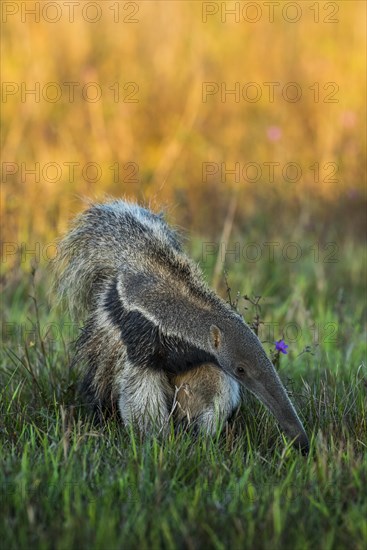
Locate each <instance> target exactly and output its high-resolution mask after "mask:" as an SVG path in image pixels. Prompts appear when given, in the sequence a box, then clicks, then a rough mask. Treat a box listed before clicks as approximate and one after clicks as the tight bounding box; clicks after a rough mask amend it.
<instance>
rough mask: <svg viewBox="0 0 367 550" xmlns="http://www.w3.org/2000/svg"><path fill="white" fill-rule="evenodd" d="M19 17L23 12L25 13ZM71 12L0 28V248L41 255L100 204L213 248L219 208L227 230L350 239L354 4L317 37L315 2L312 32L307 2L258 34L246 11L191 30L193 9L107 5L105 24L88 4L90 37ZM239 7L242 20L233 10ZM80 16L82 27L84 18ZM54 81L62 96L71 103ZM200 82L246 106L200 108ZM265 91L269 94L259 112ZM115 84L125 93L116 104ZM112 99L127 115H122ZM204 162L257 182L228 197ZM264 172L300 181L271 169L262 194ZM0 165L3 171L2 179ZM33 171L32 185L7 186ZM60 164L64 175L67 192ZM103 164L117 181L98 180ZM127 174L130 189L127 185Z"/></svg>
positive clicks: (355, 170) (28, 178)
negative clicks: (143, 209)
mask: <svg viewBox="0 0 367 550" xmlns="http://www.w3.org/2000/svg"><path fill="white" fill-rule="evenodd" d="M8 4H9V3H8ZM10 4H16V3H14V2H12V3H10ZM18 4H20V3H18ZM23 4H24V3H23ZM26 4H27V7H28V8H31V4H34V3H32V2H27V3H26ZM41 4H42V2H41ZM82 4H83V2H81V3H80V5H79V6H77V7H76V8H75V20H74V21H73V22H70V21H69V20H68V19H69V18H68V15H67V12H66V8H65V7H63V8H62V11H63V14H62V17H61V19H60V20H59V21H57V22H55V23H50V22H48V21H47V20H45V18H44V17H42V14H41V17H40V21H39V22H37V21H35V20H34V17H32V16H27V17H26V22H23V21H22V18H21V12H20V11H19V12H18V13H17V14H15V15H9V16H8V17H7V18H6V21H4V16H3V24H2V30H3V51H2V69H3V81H5V82H6V83H7V84H8V85H9V83H10V88H3V91H4V89H5V90H8V91H9V89H11V83H12V84H13V85H14V86H15V87H14V88H13V91H14V90H18V91H14V93H11V94H9V93H7V94H6V97H4V94H3V102H2V144H1V145H2V161H3V174H2V201H1V209H2V214H5V216H2V218H3V220H4V221H5V223H4V225H3V231H2V235H3V241H4V242H25V243H30V245H31V244H32V243H34V242H43V243H44V242H47V241H50V240H52V239H54V238H55V237H56V236H58V235H60V233H62V232H63V231H64V230H65V229H66V227H67V224H68V221H69V220H70V218H71V217H72V216H73V215H74V214H75V213H76V212H78V211H79V210H80V209H81V208H83V203H82V201H81V200H80V197H84V196H87V197H90V198H92V199H103V197H105V196H106V194H107V195H112V196H116V197H120V196H127V197H129V198H136V199H138V200H142V201H147V202H149V203H151V204H152V205H153V206H156V207H157V208H160V207H162V206H168V207H169V217H170V218H171V219H172V220H174V221H175V222H177V223H178V224H180V225H182V226H185V227H187V228H188V229H190V230H191V231H192V232H194V233H196V234H206V235H211V236H213V235H217V236H218V235H219V234H220V232H221V231H222V228H223V223H224V220H225V219H226V217H227V218H228V209H230V208H231V204H232V210H233V212H234V210H236V220H237V221H239V223H240V220H251V219H255V218H256V216H258V215H264V213H269V216H270V219H271V220H272V223H274V224H277V223H290V224H291V223H294V219H297V220H301V221H302V220H303V221H302V223H308V221H309V219H310V216H312V215H313V213H316V214H317V216H319V217H321V218H322V217H325V219H329V218H328V216H330V212H334V214H335V215H333V216H331V218H330V219H331V220H332V221H334V222H336V223H338V222H339V221H341V220H342V219H345V223H347V224H348V223H349V224H352V225H353V224H354V223H355V224H356V225H355V230H356V231H358V232H359V231H360V229H361V225H360V223H359V222H358V220H359V219H360V218H361V216H362V210H363V206H364V201H365V187H364V178H365V175H364V170H365V154H364V151H365V146H366V143H365V120H366V113H365V97H366V95H365V93H366V90H365V76H364V69H365V15H366V9H365V3H364V2H358V1H350V0H348V1H343V2H332V3H329V4H331V5H332V6H337V8H338V13H337V18H338V22H336V23H326V22H324V19H325V17H326V16H327V15H328V14H329V13H330V11H331V10H330V6H329V4H328V6H327V5H326V4H327V3H326V2H319V11H320V21H319V23H316V22H315V20H314V19H315V13H314V12H313V11H312V9H313V8H312V6H313V5H314V4H315V3H314V2H298V5H299V6H301V8H302V17H301V19H300V20H299V21H298V22H296V23H290V22H289V21H286V20H285V19H284V17H282V16H281V15H280V14H281V12H280V11H278V9H277V10H276V11H275V20H274V22H273V23H271V22H269V20H268V19H269V18H268V12H267V11H266V8H265V7H264V3H263V2H257V3H256V4H257V5H259V6H260V7H261V9H262V17H261V18H260V20H259V21H258V22H256V23H249V22H246V21H244V20H243V18H241V20H240V21H239V22H236V21H235V20H234V19H235V18H234V17H231V16H228V17H227V18H226V19H227V20H226V21H222V20H221V13H220V8H218V9H219V12H218V13H217V14H215V15H212V16H208V17H207V21H206V22H204V21H203V9H204V7H203V3H202V2H196V1H173V2H170V1H143V2H136V3H131V2H130V3H126V2H120V3H118V4H119V8H120V10H121V11H120V20H119V22H114V13H115V12H114V11H113V9H110V8H111V7H113V6H115V8H114V9H117V8H116V5H117V3H116V2H100V6H101V9H102V17H101V19H100V21H98V22H95V23H90V22H88V21H86V20H85V18H83V16H82V15H81V8H82ZM211 4H214V3H211ZM220 4H221V3H218V5H220ZM229 4H231V5H232V7H233V5H234V4H235V2H227V5H229ZM240 4H241V9H242V7H243V5H244V4H245V3H243V2H242V3H240ZM60 5H62V2H60ZM134 6H137V13H136V15H132V16H131V17H132V18H133V19H137V22H135V23H129V22H126V21H125V22H124V21H123V18H124V17H125V19H126V18H129V17H126V16H128V14H129V13H130V12H132V11H134V9H135V8H134ZM281 7H282V6H281ZM279 10H280V8H279ZM89 13H90V17H92V16H93V12H92V9H91V11H90V12H89ZM248 13H249V16H250V17H253V13H252V12H251V11H249V12H248ZM289 14H290V15H292V16H293V12H291V11H290V12H289ZM52 17H53V12H52V10H51V9H50V12H49V18H52ZM50 82H53V83H58V85H59V86H60V89H61V90H62V97H61V99H60V100H59V101H56V102H53V101H47V100H45V99H44V97H43V95H42V94H43V92H45V93H46V96H47V94H49V97H51V98H52V97H53V96H54V91H53V90H52V89H51V88H47V86H48V83H50ZM67 82H75V83H77V84H75V96H74V99H73V100H71V101H69V97H68V87H67V86H66V85H65V84H64V83H67ZM91 82H93V83H97V84H98V86H100V89H101V98H100V99H99V100H98V101H95V102H93V101H87V100H86V99H85V97H83V93H82V92H83V90H84V88H83V86H85V85H87V86H88V83H91ZM208 82H211V83H213V82H215V83H218V85H219V87H220V85H221V83H225V86H226V87H227V90H232V89H233V88H234V87H235V83H236V82H238V83H240V88H241V90H242V89H244V87H246V84H247V83H249V82H255V83H257V84H258V85H259V86H260V88H261V90H262V97H261V99H260V100H259V101H257V102H251V101H247V100H245V99H243V98H242V97H241V98H240V101H238V102H236V101H235V99H234V96H233V95H230V94H228V95H227V96H226V97H225V98H224V99H226V101H221V95H220V93H219V92H218V93H217V94H215V95H211V96H209V97H207V101H203V86H205V83H208ZM266 82H279V86H278V87H276V88H275V96H274V102H270V101H269V96H268V88H267V87H266V85H264V83H266ZM289 82H297V83H298V85H299V86H300V87H301V89H302V97H301V98H300V100H299V101H297V102H294V103H292V102H290V101H286V100H285V99H284V98H283V97H282V93H281V91H282V90H283V88H284V86H285V85H286V84H287V83H289ZM330 82H331V83H335V84H336V85H337V87H338V91H337V93H336V94H335V95H334V96H331V97H332V98H334V99H336V100H337V101H336V102H333V103H327V102H324V100H325V98H327V97H330V96H329V94H330V93H331V92H332V91H333V90H334V88H333V87H331V88H325V89H324V86H325V85H326V84H327V83H330ZM36 83H39V86H40V97H39V101H36V100H35V96H34V95H32V94H27V95H25V97H24V98H23V100H22V89H23V91H24V90H25V89H27V90H31V89H35V86H36ZM116 83H118V84H116ZM127 83H135V84H132V85H129V86H130V88H125V89H124V86H125V85H126V84H127ZM315 83H318V86H319V90H320V98H319V101H315V96H314V93H315ZM3 85H4V84H3ZM310 86H313V89H310ZM17 87H18V88H17ZM111 87H112V89H111ZM117 87H118V89H119V92H120V97H119V101H116V96H115V93H114V90H115V91H116V89H117ZM135 90H138V91H137V92H136V93H135V95H134V94H133V92H134V91H135ZM89 91H90V93H91V94H92V92H93V88H90V90H89ZM128 93H131V94H132V95H131V96H129V97H130V98H135V99H137V100H138V101H137V102H133V103H132V102H126V96H127V94H128ZM249 94H250V90H249ZM290 95H291V90H290ZM46 99H47V98H46ZM124 99H125V101H124ZM206 162H212V163H216V166H218V167H220V165H221V163H225V165H226V167H227V168H228V169H233V167H234V165H235V163H240V167H241V170H242V168H243V166H244V165H246V164H247V163H251V162H252V163H257V164H258V165H260V167H261V168H262V177H261V178H260V179H259V180H258V181H257V182H251V181H246V179H245V178H244V177H243V176H242V174H241V177H240V181H239V182H235V181H234V180H235V178H234V177H233V176H230V175H227V177H226V178H223V177H221V171H220V170H219V171H218V173H217V174H216V175H215V176H212V177H208V178H207V181H204V180H205V178H203V163H206ZM264 162H265V163H268V162H278V163H280V167H281V168H282V167H284V165H286V164H287V163H289V162H294V163H297V164H298V165H299V166H300V167H301V168H302V177H301V178H300V180H299V181H297V182H296V183H291V182H289V181H284V178H283V176H282V174H281V170H280V171H278V170H277V171H276V177H275V181H274V182H269V178H268V171H267V169H266V167H265V166H264V164H263V163H264ZM4 163H14V164H12V165H11V166H13V168H12V169H9V166H10V165H9V164H6V165H4ZM35 163H39V167H40V177H39V178H35V177H34V175H32V174H30V173H28V174H24V173H23V172H22V170H24V168H25V169H27V170H31V169H32V168H33V169H34V167H35ZM48 163H57V165H58V166H59V167H60V169H61V176H60V177H59V178H58V179H57V181H52V179H53V178H54V176H55V174H56V172H53V169H52V166H53V165H50V166H51V168H49V171H48V172H47V177H46V178H45V177H43V174H42V170H43V168H44V167H45V166H48ZM65 163H76V164H75V165H74V166H75V174H74V177H70V174H69V168H68V166H70V164H65ZM88 163H97V164H98V166H99V167H100V171H101V177H100V179H99V180H98V181H96V182H93V181H91V180H93V176H94V173H93V170H90V171H89V172H88V174H89V176H90V175H92V177H89V176H88V174H87V176H88V177H89V179H88V177H85V173H83V168H84V167H85V166H86V165H87V164H88ZM116 163H117V164H116ZM127 163H133V164H128V165H127ZM315 163H319V165H320V181H319V182H317V181H315V174H314V171H313V170H312V169H311V168H310V166H312V165H314V164H315ZM326 163H334V166H335V165H336V166H337V168H338V172H337V174H336V176H335V177H336V178H337V180H338V181H337V182H333V181H328V179H330V178H328V177H327V176H328V174H330V173H331V170H330V169H325V168H324V166H325V165H326ZM22 164H23V167H24V168H23V169H22ZM117 165H118V166H119V167H120V174H119V176H118V177H117V176H116V174H115V172H114V171H113V170H112V169H111V166H117ZM126 165H127V166H126ZM328 166H329V167H330V166H332V165H328ZM9 170H10V172H11V171H12V170H13V172H14V174H10V172H9ZM132 172H136V174H137V175H136V177H134V176H133V177H130V178H129V174H132ZM249 173H250V174H251V177H252V175H253V173H252V172H251V170H250V172H249ZM37 179H39V181H36V180H37ZM129 179H130V180H132V181H129ZM223 179H225V181H222V180H223ZM134 180H136V181H134ZM234 197H235V198H234ZM279 214H281V215H279ZM342 216H344V218H343V217H342ZM353 227H354V225H353Z"/></svg>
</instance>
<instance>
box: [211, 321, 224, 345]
mask: <svg viewBox="0 0 367 550" xmlns="http://www.w3.org/2000/svg"><path fill="white" fill-rule="evenodd" d="M222 341H223V334H222V332H221V330H220V329H219V328H218V327H217V326H216V325H211V327H210V343H211V345H212V346H213V348H214V349H215V350H219V348H220V347H221V345H222Z"/></svg>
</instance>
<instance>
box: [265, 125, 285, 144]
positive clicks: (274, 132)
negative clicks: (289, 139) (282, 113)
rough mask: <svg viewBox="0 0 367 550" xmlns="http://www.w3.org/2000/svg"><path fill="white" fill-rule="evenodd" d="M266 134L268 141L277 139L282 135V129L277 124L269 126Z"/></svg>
mask: <svg viewBox="0 0 367 550" xmlns="http://www.w3.org/2000/svg"><path fill="white" fill-rule="evenodd" d="M266 135H267V137H268V139H269V140H270V141H279V140H280V138H281V137H282V130H281V129H280V128H279V127H278V126H269V127H268V128H267V129H266Z"/></svg>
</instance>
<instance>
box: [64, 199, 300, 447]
mask: <svg viewBox="0 0 367 550" xmlns="http://www.w3.org/2000/svg"><path fill="white" fill-rule="evenodd" d="M55 272H56V277H55V286H56V289H57V291H58V294H59V296H60V298H66V299H67V301H68V303H69V307H70V310H71V311H72V313H73V314H74V315H76V316H79V317H81V318H82V319H83V320H84V321H85V326H84V329H83V333H82V335H81V337H80V338H79V340H78V342H77V353H76V361H77V362H82V363H83V364H84V365H85V369H86V371H85V372H86V374H85V384H84V385H85V387H86V389H87V390H88V393H89V395H90V396H91V401H92V402H93V403H95V404H99V405H100V406H101V407H102V408H104V407H108V405H109V404H112V405H116V404H117V405H118V407H119V410H120V413H121V416H122V418H123V421H124V422H125V423H126V424H129V423H130V422H132V423H133V424H136V425H138V426H139V427H140V428H141V429H142V430H150V429H151V428H152V425H153V424H158V426H159V427H161V428H163V427H164V426H165V425H166V423H167V421H168V419H169V416H170V411H171V408H172V406H173V407H174V408H175V418H176V420H178V421H180V420H183V419H184V418H186V420H192V419H193V420H194V421H196V423H197V424H198V425H199V427H202V428H203V429H204V430H206V431H208V432H210V433H213V432H214V431H215V429H216V424H217V423H218V421H220V420H222V421H224V420H225V419H226V418H227V417H228V416H229V415H230V414H231V412H232V411H233V410H234V409H235V408H236V407H237V406H238V404H239V385H243V386H245V387H246V388H247V389H249V390H250V391H251V392H253V393H254V394H255V395H256V396H257V397H258V398H259V399H260V400H261V401H262V402H263V403H264V404H265V405H266V406H267V407H268V408H269V409H270V411H271V412H272V413H273V414H274V415H275V417H276V418H277V419H278V421H279V423H280V425H281V426H282V428H283V429H284V431H285V432H286V433H287V435H288V436H289V437H291V438H292V439H294V440H295V443H296V444H297V445H298V446H300V447H301V448H302V449H303V450H304V451H307V449H308V440H307V436H306V434H305V431H304V429H303V426H302V424H301V422H300V420H299V418H298V416H297V414H296V412H295V410H294V408H293V406H292V404H291V402H290V400H289V398H288V396H287V394H286V391H285V389H284V387H283V385H282V383H281V381H280V379H279V377H278V375H277V373H276V371H275V369H274V367H273V365H272V364H271V362H270V360H269V359H268V357H267V356H266V353H265V351H264V349H263V347H262V345H261V343H260V341H259V339H258V338H257V336H256V335H255V334H254V333H253V332H252V331H251V329H250V328H249V327H248V326H247V325H246V323H245V322H244V321H243V319H242V317H240V316H239V315H238V314H236V313H235V312H234V311H233V310H232V309H231V308H230V307H229V306H228V304H226V303H225V302H224V301H223V300H222V299H221V298H219V297H218V296H217V295H216V294H215V293H214V292H213V291H211V290H210V289H209V288H208V286H207V285H206V283H205V282H204V280H203V277H202V274H201V272H200V270H199V269H198V267H197V266H196V265H195V264H194V263H193V262H192V261H191V260H190V259H189V258H188V257H187V256H186V255H185V253H184V252H183V250H182V246H181V242H180V238H179V237H178V235H177V234H176V232H175V231H173V230H172V229H171V228H170V227H169V226H168V225H167V224H166V222H165V220H164V219H163V217H162V216H161V215H156V214H154V213H152V212H151V211H149V210H147V209H144V208H142V207H140V206H138V205H136V204H131V203H127V202H124V201H113V202H111V203H106V204H96V205H92V206H91V207H90V208H89V209H88V210H86V211H85V212H84V213H83V214H81V215H80V216H78V217H77V219H76V220H75V222H74V224H73V226H72V228H71V230H70V232H69V233H68V234H67V235H66V237H65V238H64V239H63V240H62V241H61V242H60V246H59V250H58V255H57V258H56V261H55ZM175 387H179V390H178V391H176V392H175Z"/></svg>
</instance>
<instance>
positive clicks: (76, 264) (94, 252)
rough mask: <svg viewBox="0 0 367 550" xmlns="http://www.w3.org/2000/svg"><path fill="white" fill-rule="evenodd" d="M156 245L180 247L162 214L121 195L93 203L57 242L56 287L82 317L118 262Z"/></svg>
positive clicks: (92, 303)
mask: <svg viewBox="0 0 367 550" xmlns="http://www.w3.org/2000/svg"><path fill="white" fill-rule="evenodd" d="M152 247H153V248H154V247H156V248H157V247H159V248H160V249H162V247H163V249H165V250H169V249H172V248H173V249H175V250H176V251H179V250H180V249H181V243H180V241H179V239H178V237H177V235H176V233H175V231H173V230H172V229H171V228H169V227H168V225H167V224H166V222H165V221H164V219H163V216H162V215H161V214H159V215H156V214H153V213H152V212H150V211H149V210H146V209H145V208H142V207H140V206H138V205H137V204H133V203H127V202H125V201H122V200H115V201H112V202H108V203H105V204H91V205H90V207H89V208H88V209H87V210H86V211H84V212H83V213H82V214H80V215H79V216H77V217H76V218H75V219H74V221H73V222H72V225H71V228H70V230H69V232H68V233H67V234H66V235H65V237H64V238H63V239H61V240H60V241H59V243H58V248H57V255H56V258H55V259H54V260H53V272H54V285H53V290H54V291H56V294H57V295H58V298H59V301H60V302H61V301H62V302H64V303H65V304H66V305H67V307H68V308H69V310H70V312H71V314H72V316H73V317H74V318H76V319H82V318H84V316H85V315H86V314H87V313H88V312H89V311H91V310H92V309H93V308H94V306H95V304H96V301H97V299H98V295H99V293H100V292H101V291H102V290H103V289H104V288H105V287H106V285H107V284H108V283H109V282H111V281H112V280H113V278H115V277H116V275H117V273H118V270H119V266H120V265H123V264H124V263H126V262H127V263H131V260H132V258H135V259H136V256H137V255H139V254H141V253H142V252H143V253H144V250H148V249H151V248H152Z"/></svg>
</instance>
